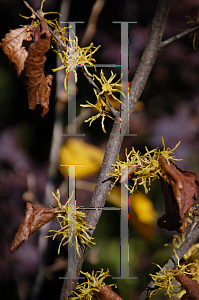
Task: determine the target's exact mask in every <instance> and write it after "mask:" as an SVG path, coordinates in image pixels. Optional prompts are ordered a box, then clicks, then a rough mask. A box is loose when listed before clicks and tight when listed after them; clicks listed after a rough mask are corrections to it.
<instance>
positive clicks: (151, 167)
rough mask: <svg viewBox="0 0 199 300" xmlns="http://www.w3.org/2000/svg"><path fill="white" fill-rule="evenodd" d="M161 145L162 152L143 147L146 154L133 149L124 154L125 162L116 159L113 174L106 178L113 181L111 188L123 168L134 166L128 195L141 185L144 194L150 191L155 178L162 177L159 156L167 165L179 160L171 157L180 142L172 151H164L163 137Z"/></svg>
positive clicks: (118, 178) (168, 149) (157, 149)
mask: <svg viewBox="0 0 199 300" xmlns="http://www.w3.org/2000/svg"><path fill="white" fill-rule="evenodd" d="M162 144H163V150H162V151H160V150H159V148H155V149H153V150H151V151H149V150H148V149H147V147H145V149H146V153H145V154H144V155H141V153H140V151H139V150H138V151H136V150H135V149H134V147H133V148H132V150H131V151H130V153H129V154H127V152H126V162H125V161H120V160H119V158H118V160H117V162H116V164H115V165H112V166H113V167H114V170H113V172H112V173H110V174H107V176H110V177H112V178H113V179H115V181H114V182H113V185H112V188H113V187H114V186H115V184H116V183H117V182H118V181H120V180H121V176H122V172H123V170H124V169H125V168H127V167H130V166H135V167H136V168H135V170H134V172H133V174H132V176H131V182H133V185H131V184H129V186H126V187H127V188H128V189H129V191H130V193H134V191H135V190H137V189H138V186H141V185H142V186H143V187H144V192H145V194H147V193H148V192H149V190H150V185H151V182H152V181H154V180H155V179H156V178H159V176H162V174H161V171H162V169H161V167H160V164H159V155H162V156H164V158H165V159H166V160H167V162H168V164H169V163H170V161H172V162H173V161H174V160H181V159H177V158H175V156H174V155H173V154H174V152H173V151H174V150H175V149H176V148H177V147H178V146H179V144H180V142H178V144H177V145H176V146H175V147H174V148H173V149H172V150H171V149H170V148H167V149H166V147H165V143H164V139H163V137H162Z"/></svg>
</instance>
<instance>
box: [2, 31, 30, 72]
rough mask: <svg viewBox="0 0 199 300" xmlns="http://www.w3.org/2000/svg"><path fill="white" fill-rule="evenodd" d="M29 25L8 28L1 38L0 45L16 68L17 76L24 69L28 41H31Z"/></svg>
mask: <svg viewBox="0 0 199 300" xmlns="http://www.w3.org/2000/svg"><path fill="white" fill-rule="evenodd" d="M28 29H30V27H29V26H28V27H22V28H17V29H15V30H10V31H9V33H7V34H6V35H5V38H4V39H2V43H0V47H1V48H2V50H3V52H4V53H5V55H6V56H7V57H8V59H9V60H10V62H11V63H12V65H13V67H14V68H15V69H16V70H17V75H18V77H19V76H20V75H21V72H22V71H23V70H24V64H25V61H26V58H27V56H28V52H27V50H26V49H27V47H28V43H30V41H32V35H31V32H30V30H28Z"/></svg>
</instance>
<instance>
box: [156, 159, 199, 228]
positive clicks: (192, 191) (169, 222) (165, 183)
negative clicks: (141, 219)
mask: <svg viewBox="0 0 199 300" xmlns="http://www.w3.org/2000/svg"><path fill="white" fill-rule="evenodd" d="M159 162H160V166H161V168H162V173H163V176H162V177H163V178H160V182H161V188H162V191H163V193H164V197H165V211H166V213H165V214H164V215H163V216H162V217H161V218H159V219H158V226H159V227H160V228H165V229H167V230H170V231H173V230H175V231H177V232H181V233H185V222H184V221H185V217H186V215H187V212H188V210H189V208H190V207H191V206H192V205H193V204H195V203H196V202H197V194H198V188H199V183H198V180H197V178H198V176H197V174H196V173H193V172H187V171H184V170H182V169H180V168H179V167H178V166H177V165H176V164H174V163H172V162H170V165H169V164H168V163H167V161H166V159H165V158H164V157H163V156H162V155H160V157H159Z"/></svg>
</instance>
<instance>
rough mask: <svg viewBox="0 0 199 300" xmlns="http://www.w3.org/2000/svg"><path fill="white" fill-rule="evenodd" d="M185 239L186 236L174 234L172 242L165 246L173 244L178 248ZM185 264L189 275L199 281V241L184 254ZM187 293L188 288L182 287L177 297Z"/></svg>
mask: <svg viewBox="0 0 199 300" xmlns="http://www.w3.org/2000/svg"><path fill="white" fill-rule="evenodd" d="M184 239H185V238H184V236H183V237H182V238H181V237H180V236H179V235H174V236H173V241H172V244H165V246H173V247H175V248H176V249H178V248H179V247H180V246H181V245H182V243H183V241H184ZM174 251H175V250H174ZM184 265H186V267H187V270H188V271H189V274H188V276H189V277H190V278H192V279H193V280H195V281H197V282H198V283H199V243H196V244H193V245H191V247H190V248H189V250H188V251H187V253H185V254H184V256H183V262H182V266H184ZM185 293H186V290H185V289H183V288H182V289H181V291H180V292H179V293H178V294H177V297H178V298H181V297H182V296H183V295H184V294H185Z"/></svg>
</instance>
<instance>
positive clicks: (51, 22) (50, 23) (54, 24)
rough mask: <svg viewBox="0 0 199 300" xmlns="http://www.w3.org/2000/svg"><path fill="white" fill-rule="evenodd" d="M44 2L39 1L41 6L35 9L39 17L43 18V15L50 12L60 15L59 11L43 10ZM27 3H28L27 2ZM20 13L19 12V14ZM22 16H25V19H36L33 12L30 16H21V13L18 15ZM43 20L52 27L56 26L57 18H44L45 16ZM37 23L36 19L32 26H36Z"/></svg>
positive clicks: (43, 0)
mask: <svg viewBox="0 0 199 300" xmlns="http://www.w3.org/2000/svg"><path fill="white" fill-rule="evenodd" d="M44 2H45V0H42V2H41V7H40V9H39V10H38V11H37V13H38V15H39V16H40V17H41V18H44V16H45V15H50V14H58V15H60V16H61V14H60V13H59V12H43V5H44ZM27 5H28V4H27ZM19 15H20V14H19ZM20 16H21V17H22V18H25V19H33V20H34V19H36V16H35V14H34V13H33V14H32V15H31V16H30V17H26V16H22V15H20ZM45 21H46V23H48V25H50V26H52V27H54V28H57V25H56V24H57V23H56V22H57V20H48V19H46V18H45ZM38 25H39V20H36V21H35V22H34V25H33V26H35V27H36V26H38Z"/></svg>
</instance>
